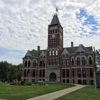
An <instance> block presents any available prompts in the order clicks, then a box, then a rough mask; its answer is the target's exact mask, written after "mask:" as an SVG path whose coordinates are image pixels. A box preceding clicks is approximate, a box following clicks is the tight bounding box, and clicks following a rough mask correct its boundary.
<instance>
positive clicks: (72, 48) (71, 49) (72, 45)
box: [71, 42, 73, 52]
mask: <svg viewBox="0 0 100 100" xmlns="http://www.w3.org/2000/svg"><path fill="white" fill-rule="evenodd" d="M71 52H73V42H71Z"/></svg>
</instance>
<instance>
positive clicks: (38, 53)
mask: <svg viewBox="0 0 100 100" xmlns="http://www.w3.org/2000/svg"><path fill="white" fill-rule="evenodd" d="M37 55H38V56H39V55H40V46H37Z"/></svg>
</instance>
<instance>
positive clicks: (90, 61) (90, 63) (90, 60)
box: [89, 57, 92, 65]
mask: <svg viewBox="0 0 100 100" xmlns="http://www.w3.org/2000/svg"><path fill="white" fill-rule="evenodd" d="M89 65H92V59H91V57H89Z"/></svg>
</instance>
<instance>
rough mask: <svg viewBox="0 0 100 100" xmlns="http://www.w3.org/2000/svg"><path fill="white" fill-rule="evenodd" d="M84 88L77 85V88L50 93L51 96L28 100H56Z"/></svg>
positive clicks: (46, 95)
mask: <svg viewBox="0 0 100 100" xmlns="http://www.w3.org/2000/svg"><path fill="white" fill-rule="evenodd" d="M84 86H85V85H79V84H76V86H75V87H71V88H67V89H64V90H60V91H56V92H52V93H49V94H45V95H42V96H38V97H34V98H30V99H27V100H54V99H56V98H58V97H61V96H63V95H65V94H68V93H70V92H73V91H75V90H78V89H80V88H82V87H84Z"/></svg>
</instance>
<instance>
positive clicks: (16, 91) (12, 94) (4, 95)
mask: <svg viewBox="0 0 100 100" xmlns="http://www.w3.org/2000/svg"><path fill="white" fill-rule="evenodd" d="M72 86H74V85H72V84H64V83H52V84H49V85H33V86H13V85H9V84H5V83H0V99H7V100H26V99H28V98H31V97H35V96H38V95H43V94H46V93H50V92H53V91H57V90H61V89H65V88H68V87H72Z"/></svg>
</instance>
